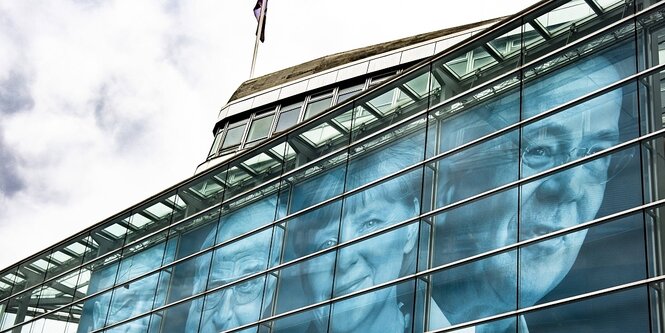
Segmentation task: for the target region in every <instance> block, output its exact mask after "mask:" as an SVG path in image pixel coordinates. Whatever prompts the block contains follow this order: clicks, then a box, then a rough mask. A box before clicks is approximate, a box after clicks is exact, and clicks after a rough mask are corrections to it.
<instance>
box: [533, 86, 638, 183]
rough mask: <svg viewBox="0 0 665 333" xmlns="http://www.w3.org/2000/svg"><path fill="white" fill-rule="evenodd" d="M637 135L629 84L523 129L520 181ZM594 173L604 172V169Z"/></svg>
mask: <svg viewBox="0 0 665 333" xmlns="http://www.w3.org/2000/svg"><path fill="white" fill-rule="evenodd" d="M554 90H556V89H554ZM637 135H638V123H637V96H636V93H635V85H634V84H629V85H627V86H625V87H623V88H618V89H615V90H612V91H609V92H607V93H606V94H604V95H601V96H599V97H596V98H593V99H591V100H588V101H586V102H584V103H582V104H579V105H576V106H574V107H572V108H570V109H567V110H564V111H561V112H558V113H556V114H554V115H552V116H550V117H548V118H545V119H543V120H541V121H537V122H535V123H531V124H529V125H527V126H525V127H524V129H523V131H522V143H521V145H522V146H521V147H522V150H521V157H522V177H528V176H531V175H533V174H536V173H539V172H542V171H545V170H547V169H550V168H553V167H556V166H559V165H561V164H564V163H567V162H570V161H574V160H576V159H578V158H582V157H585V156H588V155H592V154H595V153H598V152H601V151H603V150H606V149H608V148H611V147H613V146H615V145H617V144H619V143H621V142H624V141H628V140H630V139H633V138H635V137H637ZM608 162H609V161H608ZM599 167H600V166H599ZM597 171H599V172H607V166H605V167H603V168H600V169H598V170H597Z"/></svg>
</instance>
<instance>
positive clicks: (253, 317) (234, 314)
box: [185, 196, 278, 333]
mask: <svg viewBox="0 0 665 333" xmlns="http://www.w3.org/2000/svg"><path fill="white" fill-rule="evenodd" d="M276 209H277V200H276V196H271V197H268V198H264V199H261V200H259V201H257V202H254V203H252V204H249V205H246V206H243V207H242V208H240V209H237V210H234V211H233V212H230V213H228V214H225V215H222V217H221V218H220V221H219V226H218V227H217V228H214V229H213V230H211V231H210V233H209V234H208V236H207V237H206V239H205V240H204V241H203V244H202V245H201V248H202V249H206V248H209V247H211V246H212V245H214V244H218V243H222V242H226V243H225V244H224V245H223V246H221V247H218V248H216V249H215V250H214V251H213V253H212V262H211V260H210V259H209V257H208V259H202V260H199V261H198V262H197V264H196V265H197V268H196V272H195V276H194V277H193V282H194V283H193V284H194V286H193V288H194V293H200V292H202V291H204V290H210V289H212V288H216V287H220V286H225V285H228V286H227V287H223V288H222V289H220V290H218V291H215V292H212V293H210V294H208V295H206V296H205V298H199V299H196V300H195V301H194V302H192V305H191V306H190V308H189V314H188V316H187V323H186V327H185V331H186V332H201V333H213V332H221V331H225V330H229V329H233V328H236V327H239V326H242V325H245V324H248V323H251V322H254V321H257V320H258V319H259V318H260V316H261V314H262V313H264V312H265V311H267V309H270V302H271V299H272V294H273V293H274V290H275V283H274V280H271V279H267V278H266V276H265V274H263V275H259V276H255V277H251V278H246V277H248V276H250V275H252V274H255V273H258V272H262V271H264V270H266V269H267V268H268V264H269V262H271V261H275V260H277V254H278V253H272V252H273V251H271V248H273V247H271V240H272V237H273V229H272V228H265V229H263V230H259V231H256V232H254V233H251V234H250V235H247V236H246V237H243V238H241V239H234V238H236V237H237V236H240V235H243V234H247V233H249V232H251V231H254V230H255V229H257V228H260V227H262V226H266V225H268V224H269V223H271V222H272V221H273V220H274V219H275V216H276V214H277V213H276ZM277 249H278V248H277ZM277 252H278V250H277ZM243 278H245V280H242V281H239V282H236V281H238V280H240V279H243ZM255 331H256V329H250V330H248V332H255Z"/></svg>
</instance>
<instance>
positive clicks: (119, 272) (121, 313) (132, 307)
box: [78, 243, 170, 333]
mask: <svg viewBox="0 0 665 333" xmlns="http://www.w3.org/2000/svg"><path fill="white" fill-rule="evenodd" d="M168 249H170V247H169V248H168ZM168 249H167V250H168ZM164 255H165V243H161V244H158V245H155V246H153V247H151V248H149V249H146V250H143V251H142V252H138V253H137V254H135V255H133V256H129V257H126V258H123V259H121V260H120V262H119V263H118V262H116V263H113V264H111V265H108V266H106V267H104V268H103V269H100V270H98V271H96V272H93V273H92V276H91V279H90V289H89V290H88V293H89V294H91V293H93V292H97V291H101V290H104V289H106V288H110V287H112V286H113V285H114V284H115V285H118V286H117V287H115V288H114V289H112V290H109V291H107V292H104V293H102V294H100V295H98V296H95V297H92V298H91V299H90V300H88V301H87V302H85V303H84V306H83V314H82V315H81V323H80V325H79V328H78V332H90V331H92V330H96V329H100V328H102V327H104V326H109V325H112V324H115V323H118V322H120V321H123V320H126V319H129V318H133V317H136V316H138V315H140V314H143V313H146V312H148V311H150V310H151V309H152V306H153V302H154V300H155V297H156V296H155V294H156V290H157V284H158V280H159V273H153V274H150V275H147V276H145V277H142V278H139V279H138V280H135V281H132V280H133V279H135V278H137V277H139V276H141V275H143V274H145V273H147V272H150V271H153V270H155V269H157V268H158V267H159V266H160V265H161V263H162V258H163V257H164ZM149 320H150V316H144V317H142V318H141V319H139V320H134V321H132V322H131V323H128V324H124V325H122V328H117V329H115V330H114V332H115V331H118V332H123V333H139V332H146V331H147V329H148V324H149ZM157 325H158V324H157Z"/></svg>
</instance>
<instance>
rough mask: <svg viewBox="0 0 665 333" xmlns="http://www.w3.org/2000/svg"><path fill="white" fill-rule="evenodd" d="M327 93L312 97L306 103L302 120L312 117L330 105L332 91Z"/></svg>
mask: <svg viewBox="0 0 665 333" xmlns="http://www.w3.org/2000/svg"><path fill="white" fill-rule="evenodd" d="M327 95H328V96H327V97H321V96H316V97H313V98H312V100H310V101H309V103H307V107H306V108H305V118H304V120H307V119H309V118H312V117H314V116H316V115H318V114H319V113H321V112H323V111H324V110H326V109H327V108H329V107H330V103H331V102H332V93H328V94H327Z"/></svg>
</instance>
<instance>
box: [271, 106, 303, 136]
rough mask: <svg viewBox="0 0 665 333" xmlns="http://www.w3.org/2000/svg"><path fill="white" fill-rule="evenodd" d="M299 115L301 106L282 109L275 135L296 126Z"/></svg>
mask: <svg viewBox="0 0 665 333" xmlns="http://www.w3.org/2000/svg"><path fill="white" fill-rule="evenodd" d="M299 115H300V104H298V105H295V106H293V105H291V106H287V107H284V108H282V111H281V112H280V113H279V120H277V127H276V128H275V133H277V132H281V131H284V130H285V129H287V128H289V127H291V126H293V125H295V124H296V123H297V122H298V116H299Z"/></svg>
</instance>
